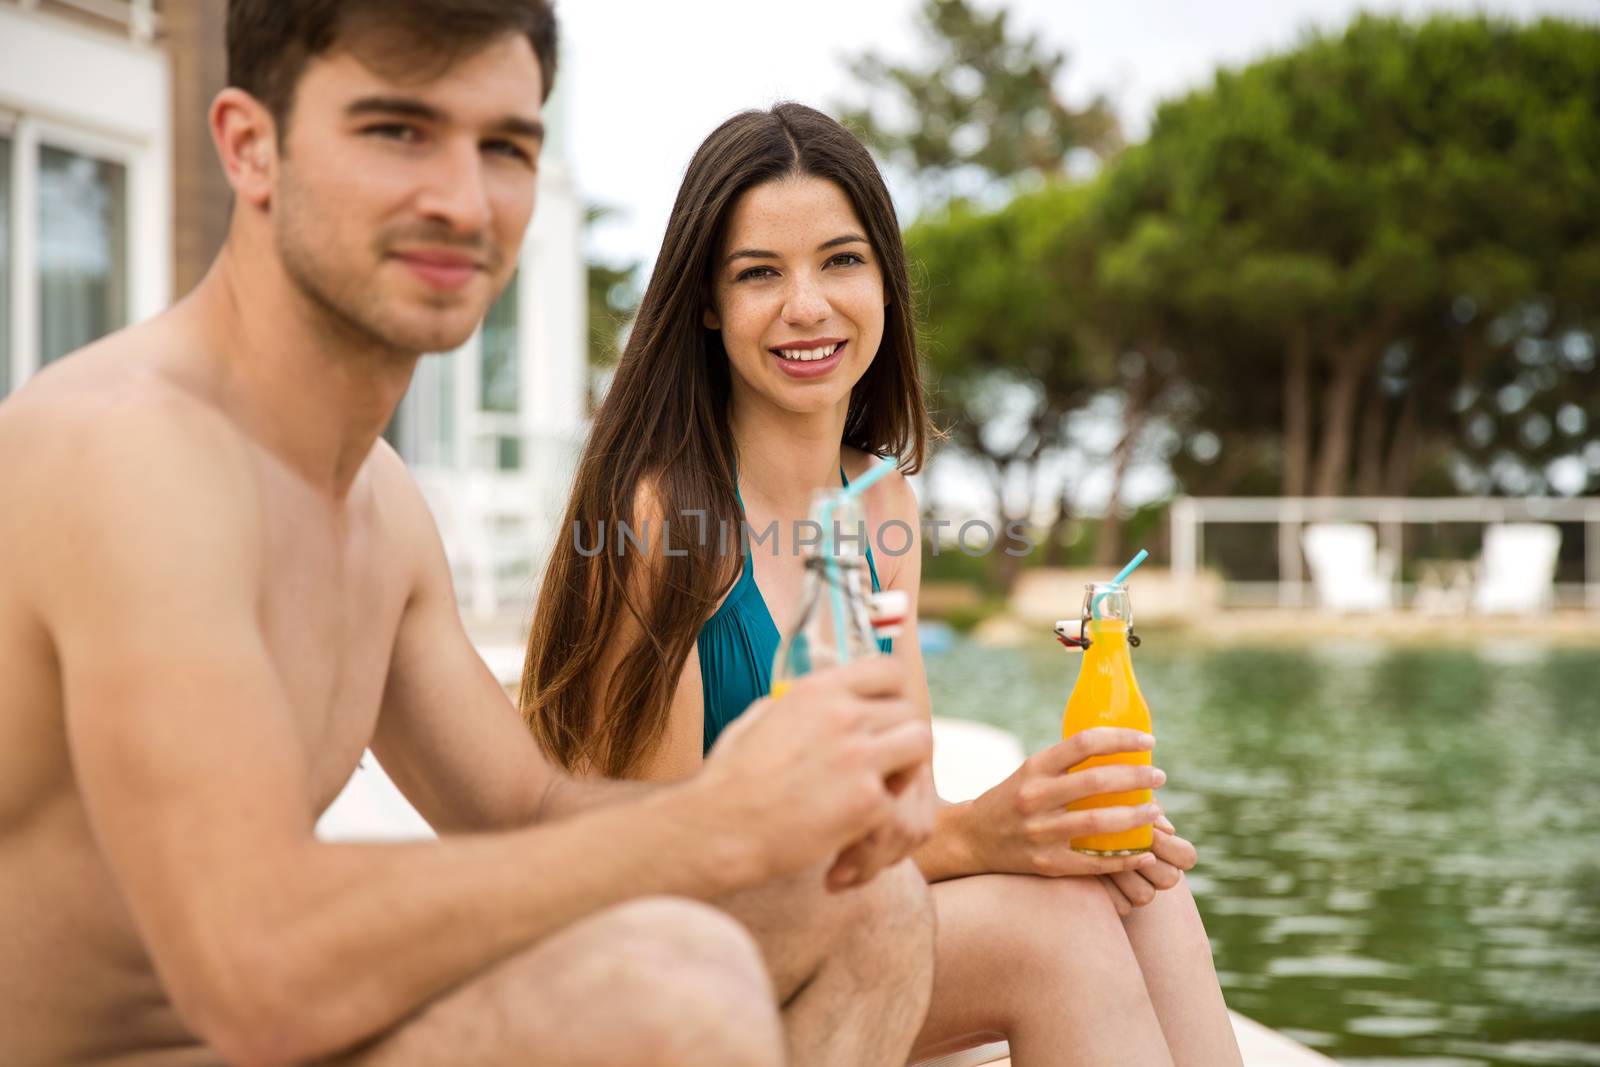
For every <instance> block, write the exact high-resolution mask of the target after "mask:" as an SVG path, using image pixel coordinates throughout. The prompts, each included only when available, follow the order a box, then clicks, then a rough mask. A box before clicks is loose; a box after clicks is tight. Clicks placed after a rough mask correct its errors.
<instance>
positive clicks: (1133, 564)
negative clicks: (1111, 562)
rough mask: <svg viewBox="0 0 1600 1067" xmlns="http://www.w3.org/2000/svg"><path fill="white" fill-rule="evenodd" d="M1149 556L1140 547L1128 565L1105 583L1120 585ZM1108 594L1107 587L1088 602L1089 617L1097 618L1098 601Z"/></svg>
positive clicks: (1098, 613)
mask: <svg viewBox="0 0 1600 1067" xmlns="http://www.w3.org/2000/svg"><path fill="white" fill-rule="evenodd" d="M1149 558H1150V553H1148V552H1146V551H1145V550H1144V549H1142V548H1141V549H1140V550H1139V554H1138V555H1137V556H1134V557H1133V558H1132V559H1130V560H1129V561H1128V565H1127V566H1126V567H1124V568H1122V569H1121V570H1120V571H1118V572H1117V576H1116V577H1115V578H1113V579H1111V581H1110V582H1109V583H1107V584H1109V585H1121V584H1122V583H1123V582H1125V581H1127V580H1128V575H1130V574H1132V573H1133V572H1134V571H1136V570H1138V569H1139V564H1141V563H1143V562H1144V561H1145V560H1147V559H1149ZM1110 595H1111V590H1109V589H1107V590H1106V591H1105V592H1104V593H1101V594H1100V595H1099V596H1097V597H1095V598H1094V600H1093V601H1092V602H1091V603H1090V604H1089V615H1090V617H1091V618H1095V619H1098V618H1099V617H1100V601H1102V600H1104V599H1105V598H1106V597H1108V596H1110Z"/></svg>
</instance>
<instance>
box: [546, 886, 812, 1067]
mask: <svg viewBox="0 0 1600 1067" xmlns="http://www.w3.org/2000/svg"><path fill="white" fill-rule="evenodd" d="M573 934H574V935H575V937H574V938H573V940H572V942H571V943H570V944H569V945H567V946H564V949H565V951H566V952H567V953H569V954H571V955H572V956H573V957H576V958H577V963H576V965H575V966H572V967H568V968H566V970H567V972H568V978H569V982H568V984H567V992H568V994H569V996H570V997H571V998H572V999H573V1000H574V1001H575V1002H577V1004H581V1005H582V1006H583V1007H584V1008H585V1009H587V1010H586V1011H583V1012H580V1013H579V1014H578V1016H576V1017H582V1016H584V1015H587V1014H591V1013H593V1012H594V1011H596V1010H598V1012H599V1013H600V1014H603V1015H604V1016H605V1017H606V1021H605V1023H604V1025H605V1026H606V1027H607V1029H609V1030H611V1031H612V1033H613V1034H615V1037H616V1040H615V1042H614V1043H613V1044H614V1047H615V1048H616V1049H618V1050H619V1058H618V1060H617V1062H618V1063H643V1062H649V1063H652V1064H662V1065H666V1067H670V1065H675V1064H679V1063H683V1064H701V1063H728V1064H737V1065H739V1067H745V1065H749V1067H767V1065H770V1064H781V1063H782V1062H783V1032H782V1026H781V1023H780V1020H779V1017H778V1011H777V1004H776V998H775V996H774V994H773V992H772V983H771V979H770V978H769V977H768V975H767V971H766V966H765V964H764V963H763V962H762V959H761V954H760V952H759V950H758V949H757V948H756V945H755V942H754V941H753V940H752V939H751V937H750V935H749V934H748V933H747V932H746V931H745V929H744V928H743V927H742V926H740V925H739V924H738V923H737V922H736V921H734V920H733V919H731V918H729V917H728V916H727V915H725V914H723V913H722V912H720V911H717V910H716V909H714V908H711V907H708V906H706V905H703V904H698V903H695V902H693V901H688V900H680V899H676V898H668V897H651V898H645V899H641V900H636V901H632V902H630V903H627V904H621V905H618V906H616V907H614V908H610V909H608V910H606V911H604V912H601V913H599V914H597V915H595V916H593V917H592V918H590V919H588V920H585V921H584V922H583V923H582V924H581V928H575V929H574V931H573ZM535 966H537V965H535ZM575 971H576V972H577V973H574V972H575ZM529 977H530V979H531V980H534V981H540V980H541V977H543V978H545V979H547V977H548V976H547V975H545V976H540V975H538V974H531V975H530V976H529Z"/></svg>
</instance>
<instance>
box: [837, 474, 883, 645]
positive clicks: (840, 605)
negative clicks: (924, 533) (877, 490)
mask: <svg viewBox="0 0 1600 1067" xmlns="http://www.w3.org/2000/svg"><path fill="white" fill-rule="evenodd" d="M894 468H895V459H894V457H893V456H884V457H883V458H882V459H880V460H878V464H877V466H875V467H873V468H872V469H871V470H869V471H867V473H865V474H863V475H862V476H861V477H859V478H857V479H856V480H855V481H853V482H851V483H850V484H849V485H847V486H845V488H844V489H843V490H842V491H841V492H840V493H839V497H840V498H841V499H842V498H844V497H850V498H852V499H854V498H855V497H858V496H860V495H861V494H862V493H864V492H866V491H867V490H868V489H870V488H872V486H874V485H876V484H877V482H878V481H879V479H881V478H883V477H884V476H885V475H887V474H888V473H889V472H890V471H892V470H894ZM833 504H834V502H833V501H832V500H829V501H828V502H827V503H825V504H823V505H822V529H823V537H824V538H826V539H827V545H828V554H827V557H826V566H827V571H828V591H829V594H830V596H829V600H830V602H831V604H832V607H833V640H834V643H835V644H837V645H838V646H839V662H841V663H848V662H850V646H849V645H847V644H845V643H844V642H843V641H841V640H840V639H839V638H840V636H841V635H842V634H843V632H844V593H843V592H841V591H840V589H839V562H838V560H837V559H836V558H835V555H834V544H833ZM864 515H865V513H863V516H864ZM863 533H864V531H863Z"/></svg>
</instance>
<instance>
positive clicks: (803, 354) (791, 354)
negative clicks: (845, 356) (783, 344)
mask: <svg viewBox="0 0 1600 1067" xmlns="http://www.w3.org/2000/svg"><path fill="white" fill-rule="evenodd" d="M843 347H844V342H843V341H840V342H839V343H838V344H836V345H828V346H827V347H826V348H778V349H774V351H775V352H777V353H778V355H779V356H781V357H783V358H784V359H793V360H798V361H800V362H801V363H810V362H811V361H812V360H817V359H827V358H828V357H829V356H831V355H833V354H834V353H835V352H837V351H839V349H841V348H843Z"/></svg>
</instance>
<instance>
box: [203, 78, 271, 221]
mask: <svg viewBox="0 0 1600 1067" xmlns="http://www.w3.org/2000/svg"><path fill="white" fill-rule="evenodd" d="M210 117H211V140H212V141H213V142H214V143H215V144H216V146H217V158H218V160H220V161H221V163H222V172H223V174H225V175H227V178H228V184H229V185H231V186H233V192H234V195H235V196H237V197H238V198H239V199H240V200H242V201H244V202H245V203H247V204H251V205H253V206H255V207H258V208H263V207H266V206H267V204H268V202H269V201H270V200H271V199H272V187H273V184H274V178H275V176H276V173H277V169H278V132H277V124H276V123H275V122H273V120H272V113H271V112H270V111H268V110H267V109H266V107H264V106H263V105H262V103H261V101H259V100H257V99H256V98H255V97H253V96H251V95H250V94H249V93H247V92H245V91H244V90H243V89H237V88H233V87H231V86H230V87H229V88H227V89H224V90H222V92H220V93H218V94H217V98H216V99H215V100H213V101H211V116H210Z"/></svg>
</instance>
